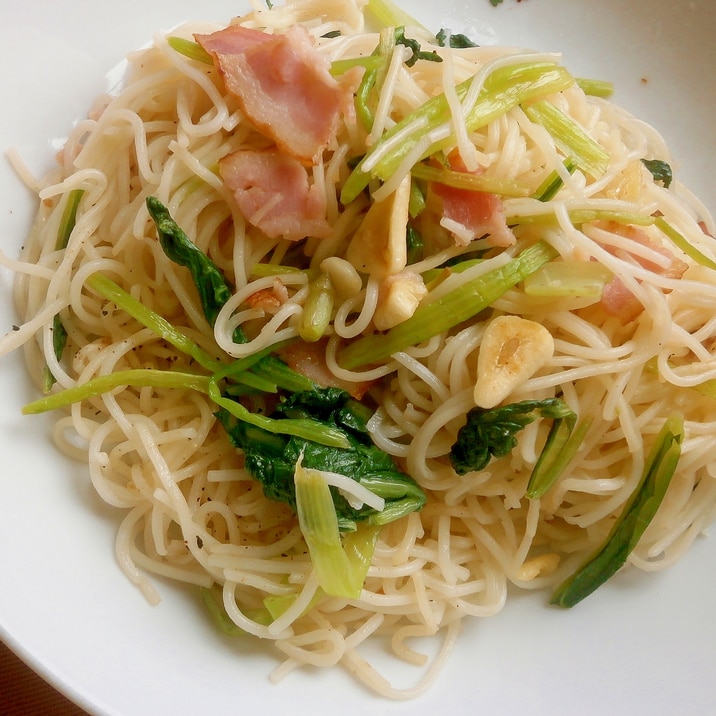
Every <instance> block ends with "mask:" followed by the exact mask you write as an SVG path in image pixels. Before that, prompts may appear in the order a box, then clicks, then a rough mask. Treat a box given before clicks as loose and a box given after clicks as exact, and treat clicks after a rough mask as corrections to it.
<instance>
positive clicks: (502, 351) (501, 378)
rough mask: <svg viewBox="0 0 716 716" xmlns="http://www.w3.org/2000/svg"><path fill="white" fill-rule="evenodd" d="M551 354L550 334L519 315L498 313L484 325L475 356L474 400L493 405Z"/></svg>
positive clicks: (485, 406) (483, 406)
mask: <svg viewBox="0 0 716 716" xmlns="http://www.w3.org/2000/svg"><path fill="white" fill-rule="evenodd" d="M553 355H554V339H553V338H552V334H551V333H550V332H549V331H548V330H547V329H546V328H545V327H544V326H542V325H540V324H539V323H536V322H535V321H530V320H528V319H526V318H520V317H519V316H499V317H498V318H495V319H493V320H492V321H491V322H490V324H489V325H488V326H487V328H486V329H485V334H484V335H483V337H482V343H481V344H480V353H479V355H478V357H477V380H476V382H475V404H476V405H478V406H479V407H481V408H494V407H495V406H496V405H497V404H498V403H501V402H502V401H503V400H504V399H505V398H506V397H507V396H508V395H509V394H510V393H512V392H513V391H514V390H516V389H517V388H519V387H520V386H521V385H522V384H523V383H524V382H525V381H526V380H527V379H528V378H530V377H531V376H532V375H534V374H535V373H536V372H537V371H538V370H539V369H540V368H542V367H543V366H544V365H545V364H546V363H547V361H548V360H549V359H550V358H551V357H552V356H553Z"/></svg>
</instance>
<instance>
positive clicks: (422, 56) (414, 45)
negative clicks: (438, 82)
mask: <svg viewBox="0 0 716 716" xmlns="http://www.w3.org/2000/svg"><path fill="white" fill-rule="evenodd" d="M395 44H396V45H404V46H405V47H407V48H408V49H409V50H410V51H411V52H412V53H413V54H412V55H411V56H410V57H409V58H408V59H407V60H406V61H405V64H406V65H407V66H408V67H412V66H413V65H414V64H415V63H416V62H417V61H418V60H428V61H429V62H442V61H443V58H442V57H440V55H438V53H437V52H435V50H433V51H431V52H426V51H424V50H422V49H421V47H420V43H419V42H418V41H417V40H414V39H411V38H409V37H406V36H405V28H404V27H396V28H395Z"/></svg>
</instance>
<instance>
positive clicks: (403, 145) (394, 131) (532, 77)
mask: <svg viewBox="0 0 716 716" xmlns="http://www.w3.org/2000/svg"><path fill="white" fill-rule="evenodd" d="M472 81H473V80H472V78H469V79H467V80H465V81H464V82H462V83H460V84H459V85H458V86H457V87H456V92H457V96H458V99H460V100H463V99H464V98H465V96H466V95H467V93H468V92H469V90H470V87H471V85H472ZM573 83H574V79H573V78H572V76H571V75H570V74H569V73H568V72H567V70H565V69H564V68H563V67H558V66H556V65H554V64H551V63H530V64H520V65H514V66H512V67H505V68H501V69H498V70H496V71H495V72H493V73H492V74H491V75H490V76H489V77H488V78H487V79H486V81H485V85H484V87H483V88H482V91H481V92H480V94H479V96H478V98H477V100H476V102H475V103H474V105H473V106H472V108H471V109H470V112H469V113H468V115H467V117H466V118H465V124H466V126H467V129H468V131H470V132H474V131H476V130H477V129H480V128H481V127H484V126H485V125H487V124H489V123H490V122H491V121H493V120H495V119H497V118H499V117H501V116H503V115H504V114H506V113H507V112H508V111H509V110H510V109H512V108H513V107H516V106H517V105H519V104H522V103H524V102H527V101H529V100H532V99H536V98H538V97H543V96H546V95H549V94H552V93H553V92H559V91H560V90H564V89H566V88H567V87H569V86H570V85H572V84H573ZM449 118H450V105H449V103H448V101H447V98H446V97H445V95H444V94H440V95H438V96H436V97H434V98H432V99H430V100H428V101H427V102H426V103H425V104H423V105H422V106H421V107H419V108H418V109H416V110H415V111H414V112H412V113H411V114H409V115H408V116H407V117H405V119H403V120H402V121H401V122H399V123H398V124H396V125H395V126H394V127H392V128H391V129H390V130H389V131H387V132H386V133H385V134H384V135H383V136H382V137H381V138H380V139H379V140H378V141H377V142H376V143H375V144H374V145H373V146H372V147H371V148H370V149H369V150H368V152H367V154H366V155H365V156H364V157H363V159H362V160H361V161H360V162H359V164H358V166H357V167H356V168H355V169H354V170H353V172H352V173H351V175H350V176H349V177H348V180H347V181H346V183H345V184H344V186H343V190H342V192H341V202H342V203H343V204H349V203H350V202H351V201H353V200H354V199H355V198H356V197H357V196H358V195H359V194H360V193H361V192H362V191H363V189H364V188H365V187H366V186H367V185H368V183H369V182H370V181H371V179H373V178H379V179H381V180H383V181H385V180H387V179H388V178H389V177H390V176H391V175H392V174H394V173H395V171H396V170H397V169H398V167H399V165H400V163H401V162H402V161H403V159H404V158H405V157H406V156H407V155H408V154H409V153H410V152H411V151H412V150H413V149H414V148H415V146H416V145H417V144H418V142H420V141H421V139H422V137H423V136H424V135H425V134H426V133H428V132H430V131H432V130H434V129H436V128H438V127H440V126H441V125H442V124H445V123H446V122H447V121H448V120H449ZM411 127H412V130H411V131H407V130H408V128H411ZM402 133H406V136H405V137H404V138H403V140H402V141H401V142H400V143H399V144H398V145H397V146H396V147H395V148H393V149H392V150H391V151H388V152H386V154H385V156H383V157H382V158H381V159H380V160H379V161H378V162H377V163H376V164H375V166H374V167H373V168H372V169H371V170H370V171H366V170H365V169H364V167H365V166H366V164H367V163H368V161H369V160H370V158H371V157H372V156H373V154H374V153H375V152H376V151H382V148H383V146H384V145H385V144H386V142H389V141H391V140H392V139H393V138H394V137H395V136H396V135H399V134H401V135H402ZM454 142H455V138H454V135H453V134H452V133H451V134H450V136H449V137H448V138H447V139H446V140H442V141H440V142H437V143H434V144H433V145H431V146H430V147H429V148H428V149H427V150H426V151H425V152H423V155H422V156H421V157H420V159H424V158H425V157H428V156H430V155H431V154H434V153H435V152H436V151H437V150H439V149H441V148H443V147H444V146H450V145H451V144H454Z"/></svg>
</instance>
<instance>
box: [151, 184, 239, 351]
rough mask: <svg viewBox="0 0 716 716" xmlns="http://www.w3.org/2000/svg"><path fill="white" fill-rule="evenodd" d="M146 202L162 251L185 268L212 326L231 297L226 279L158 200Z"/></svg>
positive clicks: (153, 199)
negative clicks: (189, 274) (189, 273)
mask: <svg viewBox="0 0 716 716" xmlns="http://www.w3.org/2000/svg"><path fill="white" fill-rule="evenodd" d="M146 203H147V209H148V210H149V215H150V216H151V217H152V219H153V220H154V223H155V225H156V227H157V234H158V235H159V242H160V243H161V245H162V250H163V251H164V253H165V254H166V255H167V257H168V258H169V259H171V260H172V261H174V263H176V264H179V265H180V266H185V267H186V268H188V269H189V271H190V272H191V276H192V279H193V280H194V285H195V286H196V289H197V291H198V292H199V298H200V299H201V305H202V309H203V311H204V315H205V316H206V320H207V321H209V325H211V326H213V325H214V322H215V321H216V317H217V316H218V315H219V311H220V310H221V307H222V306H223V305H224V304H225V303H226V302H227V301H228V300H229V298H231V293H232V291H231V288H230V287H229V285H228V284H227V282H226V278H225V277H224V275H223V274H222V273H221V271H219V269H218V268H217V267H216V264H214V262H213V261H212V260H211V259H210V258H209V257H208V256H207V255H206V254H205V253H204V252H203V251H202V250H201V249H199V248H198V247H197V246H196V245H195V244H194V243H193V242H192V241H191V240H190V239H189V237H188V236H187V235H186V234H185V233H184V231H183V230H182V229H181V228H180V227H179V225H178V224H177V223H176V221H174V219H172V217H171V215H170V214H169V210H168V209H167V208H166V207H165V206H164V204H162V203H161V202H160V201H159V199H157V198H156V197H154V196H148V197H147V202H146ZM244 341H245V338H244Z"/></svg>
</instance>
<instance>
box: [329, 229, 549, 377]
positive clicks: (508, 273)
mask: <svg viewBox="0 0 716 716" xmlns="http://www.w3.org/2000/svg"><path fill="white" fill-rule="evenodd" d="M556 256H557V252H556V251H555V250H554V249H553V248H552V247H551V246H550V245H549V244H547V243H545V242H543V241H540V242H538V243H536V244H534V245H533V246H530V247H529V248H527V249H525V250H524V251H523V252H522V253H521V254H520V255H519V256H517V257H516V258H514V259H512V260H511V261H510V262H509V263H507V264H505V265H504V266H501V267H499V268H497V269H494V270H492V271H488V272H487V273H486V274H483V275H482V276H478V277H477V278H474V279H472V280H470V281H467V282H466V283H464V284H462V285H461V286H459V287H458V288H456V289H455V290H453V291H450V292H449V293H447V294H446V295H444V296H441V297H440V298H439V299H437V300H435V301H431V302H428V303H422V304H421V305H420V306H418V308H417V310H416V311H415V313H414V314H413V315H412V316H411V317H410V318H409V319H407V320H406V321H403V323H400V324H398V325H397V326H396V327H395V328H392V329H391V330H389V331H388V332H387V333H373V334H371V335H367V336H363V337H362V338H359V339H358V340H357V341H356V342H355V343H352V344H351V345H349V346H348V347H347V348H346V349H345V350H344V351H343V354H342V355H341V357H340V363H341V365H342V366H343V367H344V368H347V369H348V370H353V369H355V368H358V367H359V366H364V365H368V364H371V363H378V362H380V361H382V360H386V359H387V358H389V357H390V356H391V355H393V354H394V353H397V352H398V351H402V350H405V348H408V347H409V346H413V345H417V344H418V343H421V342H423V341H425V340H428V339H429V338H432V337H433V336H435V335H437V334H439V333H442V332H443V331H447V330H449V329H450V328H453V327H454V326H456V325H458V324H459V323H462V322H463V321H466V320H468V319H470V318H472V317H473V316H474V315H476V314H477V313H479V312H480V311H482V310H483V309H485V308H487V307H488V306H489V305H490V304H492V303H493V302H494V301H496V300H497V299H498V298H500V296H502V295H503V294H504V293H505V292H506V291H508V290H509V289H510V288H512V287H513V286H515V285H517V284H518V283H519V282H520V281H522V280H524V279H525V277H527V276H529V275H530V274H531V273H532V272H534V271H536V270H537V269H538V268H539V267H540V266H542V265H543V264H545V263H547V262H548V261H551V260H552V259H553V258H555V257H556Z"/></svg>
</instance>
